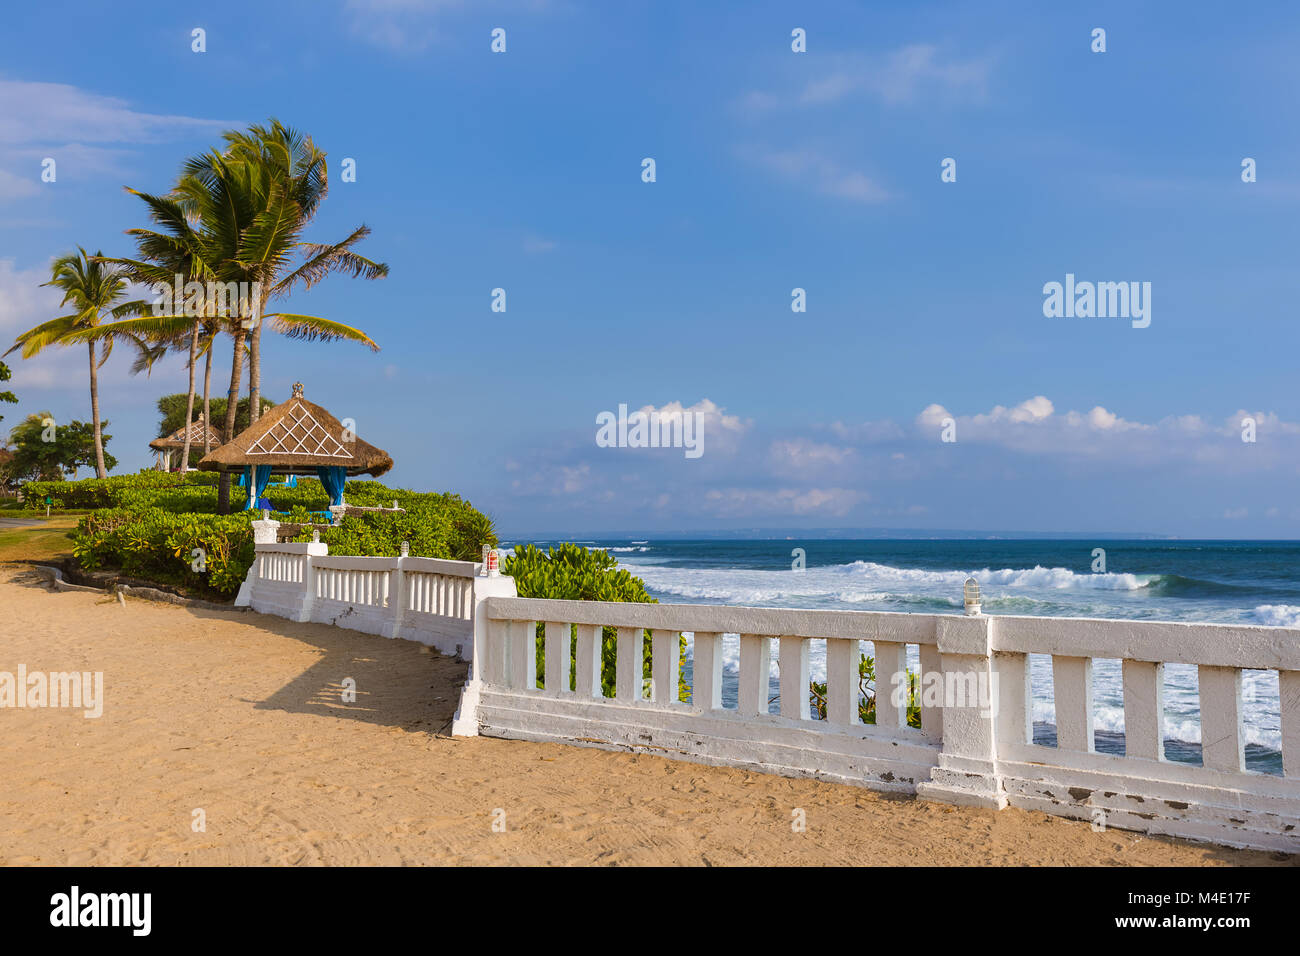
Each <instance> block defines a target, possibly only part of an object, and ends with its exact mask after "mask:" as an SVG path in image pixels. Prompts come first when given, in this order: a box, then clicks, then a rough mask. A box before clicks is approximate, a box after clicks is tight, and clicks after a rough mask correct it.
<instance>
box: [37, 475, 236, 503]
mask: <svg viewBox="0 0 1300 956" xmlns="http://www.w3.org/2000/svg"><path fill="white" fill-rule="evenodd" d="M216 478H217V476H216V475H215V474H207V473H205V472H191V473H189V474H188V475H185V476H184V477H182V476H181V475H179V474H175V473H172V472H167V471H142V472H139V473H138V474H134V475H114V476H112V477H110V478H86V479H84V480H82V481H29V482H26V483H24V484H23V498H24V499H25V502H24V503H25V505H26V507H28V508H31V509H43V508H44V507H45V499H46V497H47V496H49V497H52V498H54V499H55V501H54V503H53V504H54V507H56V508H78V509H81V508H116V507H119V506H121V505H122V504H123V496H124V495H131V496H133V497H132V502H133V504H132V506H133V507H134V506H137V505H140V504H142V503H144V502H146V501H147V500H148V498H149V495H150V494H151V493H158V492H161V491H163V490H164V489H174V488H180V487H182V486H184V487H187V488H188V487H190V486H196V487H209V486H211V487H215V486H216Z"/></svg>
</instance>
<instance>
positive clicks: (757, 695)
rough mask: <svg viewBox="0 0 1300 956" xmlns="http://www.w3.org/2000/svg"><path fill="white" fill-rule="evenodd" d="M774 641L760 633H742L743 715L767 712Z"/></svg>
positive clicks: (741, 680) (739, 705) (741, 712)
mask: <svg viewBox="0 0 1300 956" xmlns="http://www.w3.org/2000/svg"><path fill="white" fill-rule="evenodd" d="M771 676H772V641H771V638H768V637H763V636H760V635H758V634H742V635H740V695H739V697H740V699H739V701H738V707H737V710H738V711H739V713H740V714H742V715H743V716H746V717H749V716H753V715H756V714H766V713H767V698H768V695H769V694H770V693H771Z"/></svg>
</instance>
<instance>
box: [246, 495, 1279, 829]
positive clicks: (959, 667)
mask: <svg viewBox="0 0 1300 956" xmlns="http://www.w3.org/2000/svg"><path fill="white" fill-rule="evenodd" d="M253 524H254V531H255V536H256V539H257V541H258V543H257V557H256V559H255V561H254V562H253V566H252V567H251V568H250V570H249V575H248V579H247V580H246V581H245V583H244V586H243V588H241V590H240V596H239V600H238V601H237V603H240V604H243V605H248V606H251V607H253V608H254V609H255V610H258V611H263V612H266V613H271V614H278V615H281V616H283V617H288V618H290V619H292V620H297V621H320V622H323V623H329V624H337V625H339V626H341V627H348V628H352V629H355V630H359V631H365V632H367V633H373V634H380V635H383V636H385V637H402V638H407V639H411V640H416V641H421V642H423V643H425V644H430V645H433V646H434V647H437V648H438V649H439V650H441V651H443V652H444V653H448V654H457V655H460V656H462V657H464V658H466V659H469V660H471V661H472V663H471V668H470V679H469V681H468V682H467V683H466V685H465V688H464V690H463V691H462V694H461V702H460V708H459V710H458V712H457V715H456V719H455V721H454V722H453V725H452V732H453V733H454V734H456V735H462V736H472V735H475V734H484V735H488V736H496V737H510V738H518V739H524V740H548V741H560V742H564V743H570V744H575V745H579V746H594V747H604V748H608V749H623V750H637V751H649V752H653V753H657V754H661V755H663V756H665V757H670V758H673V759H679V760H692V761H697V762H702V763H712V764H726V765H732V766H741V767H748V768H752V769H756V770H761V771H766V772H771V773H779V774H785V775H789V776H813V777H818V778H822V779H827V780H834V781H838V782H842V783H850V784H855V785H858V786H866V787H870V788H873V789H877V790H892V791H900V792H905V793H914V794H916V795H917V796H919V797H922V798H924V799H930V800H940V801H944V802H949V803H958V804H967V805H974V806H984V807H992V808H999V809H1000V808H1002V807H1005V806H1007V805H1013V806H1017V807H1021V808H1025V809H1034V810H1043V811H1046V812H1048V813H1053V814H1057V815H1060V816H1066V817H1073V818H1077V819H1083V820H1087V821H1089V822H1091V823H1092V824H1094V825H1104V826H1108V827H1119V828H1122V829H1132V830H1139V831H1145V832H1148V833H1158V834H1168V835H1173V836H1181V837H1188V838H1192V839H1200V840H1209V841H1213V842H1218V843H1224V844H1228V845H1234V846H1249V847H1258V848H1266V849H1277V850H1285V851H1289V852H1297V851H1300V629H1295V628H1277V627H1251V626H1227V625H1211V624H1174V623H1161V622H1151V621H1118V620H1092V619H1078V618H1030V617H987V616H983V615H975V616H959V615H936V614H891V613H876V612H866V611H824V610H794V609H782V608H745V607H723V606H716V605H682V604H618V603H601V602H592V601H554V600H536V599H524V598H518V597H515V596H514V594H515V588H514V582H513V580H512V579H510V578H508V577H488V576H485V575H482V574H480V573H479V572H480V570H481V568H480V566H479V565H477V564H474V563H472V562H462V561H441V560H436V559H432V558H417V557H400V558H367V557H343V556H336V557H332V556H330V555H329V554H328V549H327V548H326V546H325V545H324V544H320V543H312V544H276V543H275V527H274V526H275V523H274V522H270V521H262V522H254V523H253ZM539 625H541V634H542V640H541V643H542V648H541V650H542V653H541V673H540V674H539V673H538V653H537V652H538V648H537V639H538V638H537V635H538V626H539ZM606 629H609V630H608V631H606ZM683 634H685V635H686V636H687V639H688V640H689V641H690V643H691V645H692V651H693V654H692V658H693V677H692V680H691V681H690V683H691V687H690V688H689V702H684V701H681V700H679V699H678V697H679V693H678V690H679V681H680V675H681V670H680V668H681V664H682V661H681V659H680V657H681V656H680V652H679V643H680V640H681V635H683ZM606 635H607V636H608V638H609V640H608V643H609V645H610V648H609V650H610V652H611V655H610V656H612V658H613V660H612V662H608V661H606V660H605V659H604V656H605V655H604V653H603V646H604V645H605V644H606V643H607V642H606V640H605V637H606ZM724 640H726V641H731V640H736V641H737V642H738V645H739V654H738V667H737V674H736V678H737V682H738V683H737V693H736V695H735V697H736V699H735V702H734V706H724V701H723V696H722V687H723V681H722V676H723V642H724ZM646 642H648V644H649V662H650V666H649V677H648V679H646V675H645V673H644V667H645V644H646ZM774 642H775V645H774ZM814 642H824V651H825V660H826V694H825V703H824V710H825V719H819V718H820V716H821V715H820V714H819V713H817V712H816V711H814V709H813V707H812V706H811V704H810V700H809V697H810V695H809V678H810V667H809V661H810V657H811V654H810V651H811V649H812V646H813V644H814ZM909 648H914V650H912V651H909ZM773 650H775V651H776V657H777V663H778V665H779V679H778V686H777V688H776V689H775V691H774V690H773V689H772V688H771V687H770V684H769V681H770V673H771V664H772V657H773ZM863 653H867V654H869V655H871V656H873V657H874V658H875V674H876V683H875V694H874V723H869V724H864V723H863V722H862V720H861V717H860V714H859V704H860V702H861V701H862V699H863V698H862V693H861V689H860V687H859V672H858V662H859V656H860V655H861V654H863ZM1031 654H1033V655H1040V654H1041V655H1047V656H1050V658H1051V662H1052V668H1051V669H1052V683H1053V689H1054V704H1055V709H1056V724H1057V743H1056V745H1055V746H1044V745H1042V744H1036V743H1034V742H1033V708H1032V703H1031V694H1030V673H1029V655H1031ZM909 659H915V660H916V661H917V662H918V665H919V666H918V668H917V673H916V675H915V680H916V685H917V689H918V691H919V701H917V703H918V704H919V722H920V727H919V728H914V727H911V726H909V725H908V707H907V693H906V688H907V686H908V683H909V680H910V678H909V676H908V661H909ZM1102 659H1107V660H1109V659H1115V660H1119V661H1121V662H1122V673H1123V694H1124V732H1125V733H1124V741H1125V753H1124V754H1123V755H1114V754H1105V753H1098V752H1097V751H1096V747H1095V741H1094V733H1093V721H1094V715H1095V709H1094V704H1093V696H1092V695H1093V679H1092V662H1093V661H1094V660H1102ZM1166 664H1182V665H1191V666H1194V667H1195V668H1197V673H1198V675H1199V693H1200V722H1201V740H1202V746H1201V753H1202V760H1201V763H1200V765H1196V764H1190V763H1180V762H1175V761H1169V760H1166V759H1165V755H1164V740H1163V737H1164V735H1163V728H1164V696H1163V695H1164V686H1165V682H1164V667H1165V665H1166ZM1246 669H1249V670H1268V671H1275V672H1276V673H1277V675H1278V688H1279V701H1278V706H1279V713H1280V720H1281V726H1280V737H1281V751H1282V774H1281V775H1274V774H1267V773H1259V772H1255V771H1251V770H1247V769H1246V765H1245V756H1244V754H1245V744H1244V730H1243V727H1244V723H1243V709H1244V704H1243V699H1242V690H1241V688H1242V671H1243V670H1246ZM605 679H607V680H608V682H609V683H608V691H609V694H610V696H606V689H607V685H606V684H605ZM539 685H540V686H539ZM896 688H901V689H903V693H902V694H901V695H898V694H896V693H895V692H894V691H895V689H896ZM777 698H779V706H777V707H776V712H772V709H773V708H772V706H771V705H772V704H773V703H774V702H775V700H776V699H777Z"/></svg>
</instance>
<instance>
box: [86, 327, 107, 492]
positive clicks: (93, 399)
mask: <svg viewBox="0 0 1300 956" xmlns="http://www.w3.org/2000/svg"><path fill="white" fill-rule="evenodd" d="M90 417H91V421H92V422H94V426H95V477H97V478H107V477H108V469H107V468H105V467H104V433H103V431H102V430H101V429H100V427H99V366H98V365H96V364H95V343H94V342H91V343H90Z"/></svg>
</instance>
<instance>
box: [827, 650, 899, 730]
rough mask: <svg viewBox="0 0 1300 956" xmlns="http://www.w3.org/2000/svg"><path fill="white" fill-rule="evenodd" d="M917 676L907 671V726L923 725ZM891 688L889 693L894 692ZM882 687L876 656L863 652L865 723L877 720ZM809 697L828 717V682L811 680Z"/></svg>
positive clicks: (862, 714) (862, 716) (861, 712)
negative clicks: (879, 695) (878, 697)
mask: <svg viewBox="0 0 1300 956" xmlns="http://www.w3.org/2000/svg"><path fill="white" fill-rule="evenodd" d="M917 691H918V687H917V676H916V674H914V673H913V672H912V671H908V672H907V726H909V727H917V728H919V727H920V726H921V702H920V698H919V696H918V693H917ZM892 692H893V690H892V689H890V690H889V691H887V693H892ZM879 693H880V688H879V687H878V685H877V684H876V661H875V658H872V657H868V656H867V655H866V654H862V655H861V656H860V659H859V661H858V718H859V719H860V720H861V721H862V722H863V723H864V724H874V723H875V722H876V695H877V694H879ZM808 697H809V703H810V704H811V705H812V709H813V710H814V711H816V712H817V716H818V717H819V718H820V719H821V720H825V719H826V700H827V698H826V682H825V681H810V682H809V684H808Z"/></svg>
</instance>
